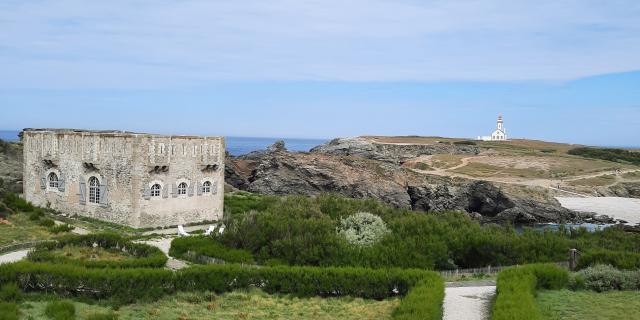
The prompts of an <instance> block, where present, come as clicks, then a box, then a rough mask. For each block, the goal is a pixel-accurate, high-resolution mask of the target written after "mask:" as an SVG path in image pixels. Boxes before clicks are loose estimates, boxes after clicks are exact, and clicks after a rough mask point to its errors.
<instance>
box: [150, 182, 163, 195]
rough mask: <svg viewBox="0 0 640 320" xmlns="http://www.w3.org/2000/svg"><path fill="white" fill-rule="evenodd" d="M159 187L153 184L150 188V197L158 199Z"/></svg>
mask: <svg viewBox="0 0 640 320" xmlns="http://www.w3.org/2000/svg"><path fill="white" fill-rule="evenodd" d="M160 189H161V187H160V185H159V184H157V183H156V184H154V185H152V186H151V196H152V197H159V196H160Z"/></svg>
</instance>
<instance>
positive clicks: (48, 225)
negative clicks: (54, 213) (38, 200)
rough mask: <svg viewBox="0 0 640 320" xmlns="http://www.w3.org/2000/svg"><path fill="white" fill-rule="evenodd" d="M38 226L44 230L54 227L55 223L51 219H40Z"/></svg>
mask: <svg viewBox="0 0 640 320" xmlns="http://www.w3.org/2000/svg"><path fill="white" fill-rule="evenodd" d="M38 224H39V225H41V226H43V227H45V228H52V227H53V226H55V225H56V223H55V222H54V221H53V220H52V219H49V218H44V219H40V221H39V222H38Z"/></svg>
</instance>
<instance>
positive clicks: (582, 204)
mask: <svg viewBox="0 0 640 320" xmlns="http://www.w3.org/2000/svg"><path fill="white" fill-rule="evenodd" d="M556 199H558V201H559V202H560V204H561V205H562V206H563V207H565V208H567V209H571V210H576V211H584V212H594V213H596V214H606V215H608V216H609V217H612V218H614V219H622V220H625V221H627V222H628V223H629V224H638V223H640V199H634V198H620V197H589V198H576V197H556Z"/></svg>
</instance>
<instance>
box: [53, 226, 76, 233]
mask: <svg viewBox="0 0 640 320" xmlns="http://www.w3.org/2000/svg"><path fill="white" fill-rule="evenodd" d="M73 229H75V227H74V226H72V225H70V224H59V225H55V226H53V227H51V228H49V232H51V233H54V234H58V233H63V232H71V231H72V230H73Z"/></svg>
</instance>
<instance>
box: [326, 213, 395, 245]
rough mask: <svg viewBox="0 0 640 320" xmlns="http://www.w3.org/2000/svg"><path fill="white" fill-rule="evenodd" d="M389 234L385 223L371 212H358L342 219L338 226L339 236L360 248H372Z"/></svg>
mask: <svg viewBox="0 0 640 320" xmlns="http://www.w3.org/2000/svg"><path fill="white" fill-rule="evenodd" d="M389 232H390V231H389V229H388V228H387V225H386V224H385V223H384V221H383V220H382V219H381V218H380V217H378V216H377V215H375V214H371V213H369V212H358V213H356V214H354V215H351V216H348V217H346V218H342V219H341V220H340V225H339V226H338V234H339V235H342V236H343V237H345V239H346V240H347V242H348V243H350V244H353V245H358V246H371V245H373V244H375V243H376V242H378V241H380V240H381V239H382V238H383V237H384V236H385V235H386V234H387V233H389Z"/></svg>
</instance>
